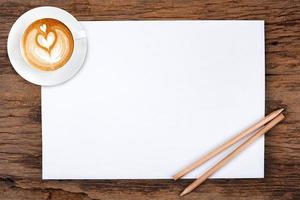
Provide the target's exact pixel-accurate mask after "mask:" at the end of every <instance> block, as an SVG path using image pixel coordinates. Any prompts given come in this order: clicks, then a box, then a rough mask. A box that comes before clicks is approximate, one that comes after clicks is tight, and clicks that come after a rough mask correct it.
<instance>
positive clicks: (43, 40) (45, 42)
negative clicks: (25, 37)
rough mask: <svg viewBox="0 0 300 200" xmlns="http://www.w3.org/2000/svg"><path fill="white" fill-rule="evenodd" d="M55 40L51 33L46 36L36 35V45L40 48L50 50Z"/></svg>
mask: <svg viewBox="0 0 300 200" xmlns="http://www.w3.org/2000/svg"><path fill="white" fill-rule="evenodd" d="M55 40H56V36H55V34H54V33H53V32H50V33H48V34H47V35H46V36H45V35H42V34H38V35H37V43H38V45H40V46H41V47H43V48H45V49H47V50H50V48H51V47H52V46H53V45H54V43H55Z"/></svg>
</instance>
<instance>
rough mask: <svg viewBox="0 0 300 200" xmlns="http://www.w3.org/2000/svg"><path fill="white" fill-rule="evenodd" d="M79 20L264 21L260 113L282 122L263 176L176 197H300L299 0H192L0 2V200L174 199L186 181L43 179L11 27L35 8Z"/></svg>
mask: <svg viewBox="0 0 300 200" xmlns="http://www.w3.org/2000/svg"><path fill="white" fill-rule="evenodd" d="M42 5H52V6H58V7H61V8H63V9H65V10H67V11H69V12H70V13H71V14H73V15H74V16H75V17H76V18H77V19H79V20H142V19H145V20H150V19H154V20H157V19H259V20H265V23H266V26H265V28H266V112H269V111H272V110H274V109H276V108H280V107H285V108H286V109H287V110H286V111H285V114H286V117H287V118H286V119H285V120H284V122H283V123H281V124H280V125H278V126H277V127H275V128H274V129H273V130H272V131H271V132H270V134H268V135H267V136H266V145H265V146H266V148H265V178H264V179H248V180H246V179H242V180H208V181H207V182H205V183H204V184H203V185H202V186H201V187H200V188H197V189H196V190H195V191H194V192H193V193H191V194H189V195H187V196H185V197H183V198H182V199H204V200H208V199H218V200H223V199H242V200H243V199H270V200H271V199H300V135H299V134H300V106H299V104H300V2H299V1H284V0H281V1H259V0H257V1H241V2H240V1H227V0H224V1H192V0H173V1H171V0H169V1H164V0H152V1H147V0H134V1H125V0H124V1H122V0H110V1H108V0H107V1H96V0H73V1H72V0H56V1H41V0H30V1H29V0H28V1H24V0H7V1H5V0H0V199H1V200H3V199H5V200H19V199H20V200H26V199H37V200H44V199H48V200H49V199H51V200H54V199H59V200H65V199H72V200H79V199H85V200H88V199H116V200H119V199H130V200H138V199H151V200H152V199H165V200H170V199H180V197H178V194H179V193H180V191H181V190H182V189H183V188H184V187H185V186H187V185H188V184H189V183H190V182H191V181H192V180H180V181H176V182H174V181H172V180H114V181H112V180H99V181H98V180H97V181H96V180H94V181H83V180H80V181H42V180H41V158H42V152H41V146H42V143H41V137H42V136H41V108H40V101H41V94H40V87H39V86H36V85H33V84H31V83H28V82H26V81H25V80H23V79H22V78H21V77H20V76H18V75H17V74H16V72H15V71H14V70H13V68H12V67H11V64H10V62H9V60H8V56H7V52H6V42H7V36H8V32H9V30H10V27H11V26H12V24H13V23H14V21H15V20H16V19H17V18H18V17H19V16H20V15H21V14H22V13H24V12H25V11H27V10H29V9H31V8H34V7H36V6H42Z"/></svg>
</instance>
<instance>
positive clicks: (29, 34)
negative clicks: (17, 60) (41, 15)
mask: <svg viewBox="0 0 300 200" xmlns="http://www.w3.org/2000/svg"><path fill="white" fill-rule="evenodd" d="M73 48H74V40H73V36H72V33H71V32H70V30H69V29H68V28H67V27H66V26H65V25H64V24H63V23H62V22H60V21H58V20H55V19H49V18H45V19H41V20H37V21H35V22H34V23H32V24H31V25H30V26H29V27H28V28H27V29H26V31H25V32H24V34H23V37H22V53H23V56H24V58H25V60H26V61H27V62H28V63H29V64H30V65H31V66H33V67H35V68H38V69H40V70H45V71H53V70H56V69H59V68H60V67H62V66H63V65H64V64H65V63H66V62H67V61H68V60H69V59H70V57H71V55H72V52H73Z"/></svg>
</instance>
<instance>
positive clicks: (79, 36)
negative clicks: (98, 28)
mask: <svg viewBox="0 0 300 200" xmlns="http://www.w3.org/2000/svg"><path fill="white" fill-rule="evenodd" d="M83 38H86V32H85V31H84V30H81V31H78V32H76V33H75V34H74V39H75V40H80V39H83Z"/></svg>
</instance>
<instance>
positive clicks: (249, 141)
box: [180, 114, 284, 196]
mask: <svg viewBox="0 0 300 200" xmlns="http://www.w3.org/2000/svg"><path fill="white" fill-rule="evenodd" d="M283 119H284V115H283V114H280V115H278V116H277V117H275V118H274V119H273V120H272V121H271V122H270V123H268V124H267V125H265V126H264V127H263V128H262V129H260V130H259V131H258V132H257V133H255V134H254V135H253V136H251V137H250V138H249V139H247V140H246V141H245V142H243V143H242V144H241V145H240V146H239V147H238V148H236V149H235V150H234V151H233V152H231V153H230V154H228V155H227V156H226V157H225V158H224V159H222V160H221V161H220V162H218V163H217V164H216V165H214V166H213V167H212V168H211V169H209V170H208V171H207V172H205V173H204V174H203V175H201V176H200V177H198V178H197V179H196V180H195V181H194V182H193V183H192V184H190V185H189V186H188V187H187V188H185V189H184V190H183V191H182V193H181V194H180V196H183V195H186V194H188V193H190V192H191V191H193V190H194V189H195V188H196V187H198V186H199V185H200V184H201V183H203V182H204V181H205V180H206V179H207V178H208V177H209V176H211V175H212V174H214V173H215V172H216V171H218V170H219V169H220V168H222V167H223V166H224V165H226V164H227V163H228V162H229V161H230V160H232V159H233V158H234V157H235V156H236V155H238V154H239V153H240V152H241V151H243V150H244V149H246V148H247V147H248V146H249V145H250V144H252V143H253V142H254V141H256V140H257V139H258V138H259V137H260V136H262V135H263V134H265V133H266V132H267V131H269V130H270V129H271V128H273V127H274V126H275V125H276V124H278V123H279V122H280V121H282V120H283Z"/></svg>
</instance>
